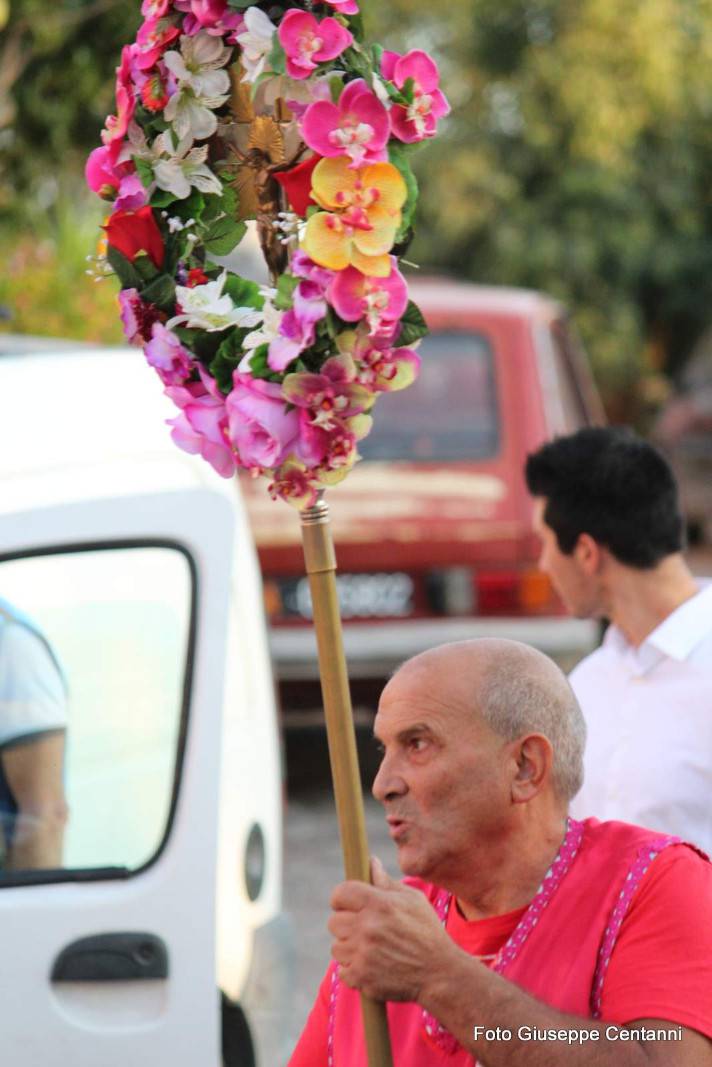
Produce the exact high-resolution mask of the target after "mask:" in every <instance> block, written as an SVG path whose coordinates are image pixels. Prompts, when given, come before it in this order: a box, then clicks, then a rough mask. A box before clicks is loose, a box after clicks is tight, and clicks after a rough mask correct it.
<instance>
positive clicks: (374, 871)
mask: <svg viewBox="0 0 712 1067" xmlns="http://www.w3.org/2000/svg"><path fill="white" fill-rule="evenodd" d="M371 883H372V885H375V886H376V888H377V889H390V888H391V886H392V885H393V884H394V883H393V879H392V878H390V877H389V876H388V873H387V871H386V868H385V867H384V866H383V864H382V863H381V861H380V860H379V859H378V857H377V856H371Z"/></svg>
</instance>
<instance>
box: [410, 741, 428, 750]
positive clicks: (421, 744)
mask: <svg viewBox="0 0 712 1067" xmlns="http://www.w3.org/2000/svg"><path fill="white" fill-rule="evenodd" d="M427 743H428V742H427V741H426V739H425V738H424V737H411V738H410V740H409V741H408V748H409V749H410V750H411V752H422V751H423V749H424V748H425V747H426V745H427Z"/></svg>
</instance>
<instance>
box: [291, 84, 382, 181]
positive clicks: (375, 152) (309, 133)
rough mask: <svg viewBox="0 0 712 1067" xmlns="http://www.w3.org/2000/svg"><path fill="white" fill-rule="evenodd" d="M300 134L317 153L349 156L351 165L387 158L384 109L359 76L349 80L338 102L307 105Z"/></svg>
mask: <svg viewBox="0 0 712 1067" xmlns="http://www.w3.org/2000/svg"><path fill="white" fill-rule="evenodd" d="M301 130H302V137H303V138H304V140H305V141H306V143H307V144H308V145H309V147H310V148H311V149H313V150H314V151H315V152H318V153H319V155H321V156H349V158H350V159H351V161H352V166H354V167H360V166H362V165H363V164H365V163H381V162H383V161H384V160H386V159H388V152H387V149H386V145H387V143H388V138H389V136H390V132H391V123H390V119H389V118H388V111H387V110H386V108H385V107H384V106H383V104H382V103H381V102H380V100H379V99H378V97H377V96H376V94H375V93H373V92H371V90H370V89H369V88H368V86H367V85H366V82H365V81H364V80H363V78H357V79H356V81H352V82H349V84H348V85H347V86H346V88H345V89H344V91H343V92H342V94H341V96H340V97H339V102H338V104H332V103H330V102H329V101H327V100H317V101H316V103H314V104H310V105H309V107H308V108H307V110H306V112H305V114H304V118H303V120H302V124H301Z"/></svg>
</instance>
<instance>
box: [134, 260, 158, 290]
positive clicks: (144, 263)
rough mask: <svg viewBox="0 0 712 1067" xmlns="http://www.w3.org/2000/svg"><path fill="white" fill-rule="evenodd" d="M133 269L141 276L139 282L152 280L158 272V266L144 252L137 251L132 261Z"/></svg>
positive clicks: (143, 283)
mask: <svg viewBox="0 0 712 1067" xmlns="http://www.w3.org/2000/svg"><path fill="white" fill-rule="evenodd" d="M133 267H134V270H135V271H136V272H137V273H138V274H140V276H141V284H142V285H145V284H146V282H150V281H152V280H153V279H154V278H155V277H156V275H157V274H158V273H159V270H158V267H157V266H156V264H155V263H154V262H153V260H152V259H151V257H150V256H149V255H148V254H147V253H146V252H137V254H136V255H135V256H134V261H133Z"/></svg>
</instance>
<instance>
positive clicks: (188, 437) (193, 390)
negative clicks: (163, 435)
mask: <svg viewBox="0 0 712 1067" xmlns="http://www.w3.org/2000/svg"><path fill="white" fill-rule="evenodd" d="M199 370H200V381H199V382H191V383H190V384H189V385H173V386H169V387H168V388H167V389H166V391H165V392H166V396H168V397H170V399H171V400H172V401H173V403H174V404H175V405H176V407H179V408H180V409H181V413H180V415H178V417H177V418H175V419H167V420H166V421H167V423H168V425H169V426H172V427H173V429H172V430H171V437H172V438H173V440H174V442H175V443H176V444H177V445H178V447H179V448H182V449H183V451H184V452H190V454H191V455H200V456H202V457H203V459H205V460H207V461H208V463H209V464H210V465H211V466H212V467H213V468H214V469H215V470H216V471H217V472H218V474H220V475H221V476H222V477H223V478H230V477H231V476H232V475H233V474H234V473H235V468H236V462H235V456H234V453H233V450H232V448H231V446H230V442H229V440H228V436H227V414H226V410H225V398H224V396H223V395H222V394H221V393H220V391H219V390H218V388H217V386H216V384H215V382H214V380H213V379H212V378H211V377H210V375H209V374H207V373H206V372H205V371H204V370H203V368H202V367H201V368H199Z"/></svg>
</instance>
